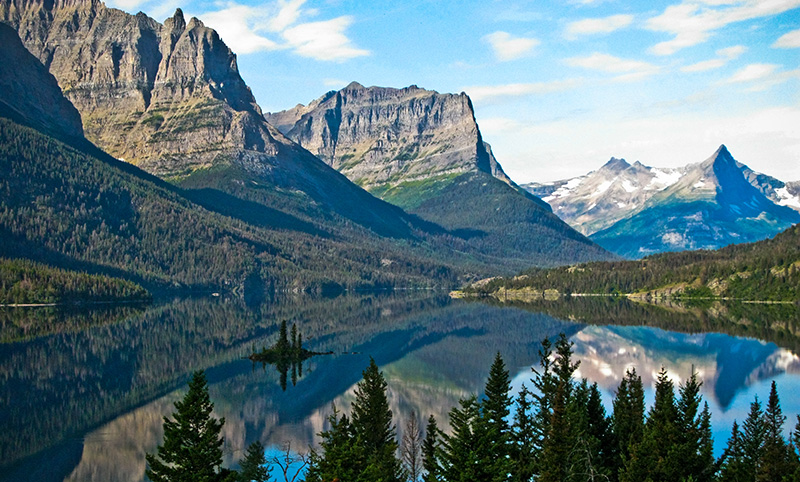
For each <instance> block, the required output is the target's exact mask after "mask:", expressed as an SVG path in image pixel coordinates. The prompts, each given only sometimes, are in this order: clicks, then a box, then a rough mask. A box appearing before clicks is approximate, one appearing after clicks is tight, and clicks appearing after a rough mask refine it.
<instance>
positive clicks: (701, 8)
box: [645, 0, 800, 55]
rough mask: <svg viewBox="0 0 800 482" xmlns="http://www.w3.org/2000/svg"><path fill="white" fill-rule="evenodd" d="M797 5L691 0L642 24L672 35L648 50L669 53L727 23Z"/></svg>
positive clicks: (772, 0)
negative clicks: (702, 2) (697, 0)
mask: <svg viewBox="0 0 800 482" xmlns="http://www.w3.org/2000/svg"><path fill="white" fill-rule="evenodd" d="M797 7H800V0H727V1H706V2H704V4H702V5H701V4H698V3H697V2H695V1H692V0H685V1H684V3H681V4H678V5H671V6H669V7H667V8H666V9H665V10H664V12H663V13H662V14H661V15H658V16H656V17H653V18H650V19H649V20H647V22H646V23H645V27H646V28H647V29H649V30H652V31H655V32H665V33H668V34H671V35H673V38H672V39H671V40H667V41H665V42H660V43H658V44H656V45H654V46H653V47H652V48H651V49H650V52H651V53H653V54H656V55H672V54H674V53H675V52H677V51H678V50H681V49H683V48H686V47H691V46H694V45H697V44H701V43H703V42H705V41H706V40H708V38H709V37H710V36H711V34H712V33H713V32H714V31H715V30H718V29H720V28H723V27H725V26H726V25H728V24H731V23H735V22H742V21H745V20H751V19H755V18H762V17H768V16H771V15H776V14H779V13H783V12H785V11H788V10H791V9H794V8H797Z"/></svg>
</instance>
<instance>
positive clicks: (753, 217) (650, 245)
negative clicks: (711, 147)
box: [525, 146, 800, 257]
mask: <svg viewBox="0 0 800 482" xmlns="http://www.w3.org/2000/svg"><path fill="white" fill-rule="evenodd" d="M525 188H526V189H528V190H529V191H531V192H532V193H534V194H537V195H540V196H542V197H543V199H544V200H546V201H547V202H549V203H551V205H552V206H553V209H554V212H556V213H557V214H558V215H559V216H561V217H562V218H563V219H564V220H566V221H567V222H569V223H570V224H571V225H572V226H573V227H575V228H576V229H578V230H579V231H581V232H583V233H585V234H587V235H590V238H591V239H592V240H594V241H596V242H598V243H599V244H600V245H601V246H604V247H605V248H607V249H610V250H612V251H614V252H617V253H619V254H622V255H625V256H629V257H641V256H645V255H647V254H650V253H654V252H661V251H677V250H684V249H701V248H705V249H714V248H717V247H721V246H725V245H726V244H730V243H742V242H750V241H756V240H759V239H764V238H766V237H769V236H773V235H774V234H776V233H778V232H780V231H781V230H783V229H785V228H787V227H788V226H791V225H792V224H793V223H796V222H798V221H800V216H798V213H797V212H796V211H800V196H798V194H799V193H798V188H797V183H784V182H782V181H779V180H777V179H775V178H772V177H770V176H767V175H765V174H761V173H757V172H754V171H752V170H751V169H750V168H748V167H747V166H745V165H744V164H741V163H739V162H737V161H736V160H735V159H733V157H732V156H731V154H730V152H728V150H727V148H725V146H721V147H720V149H719V150H718V151H717V152H716V153H714V155H713V156H711V158H709V159H707V160H706V161H704V162H702V163H698V164H690V165H688V166H685V167H683V168H675V169H662V168H652V167H648V166H644V165H642V164H641V163H639V162H636V163H634V164H633V165H631V164H629V163H627V162H625V161H624V160H622V159H614V158H612V159H611V160H610V161H609V162H608V163H606V164H605V165H604V166H603V167H602V168H600V169H599V170H597V171H593V172H591V173H589V174H587V175H585V176H580V177H577V178H574V179H568V180H564V181H557V182H554V183H548V184H535V183H533V184H529V185H526V186H525ZM789 208H793V209H794V211H793V210H792V209H789Z"/></svg>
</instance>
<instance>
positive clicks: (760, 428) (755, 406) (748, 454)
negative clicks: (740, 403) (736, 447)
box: [741, 396, 767, 480]
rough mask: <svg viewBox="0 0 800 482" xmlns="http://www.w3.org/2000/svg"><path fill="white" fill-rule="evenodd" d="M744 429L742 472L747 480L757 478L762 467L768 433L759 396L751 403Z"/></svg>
mask: <svg viewBox="0 0 800 482" xmlns="http://www.w3.org/2000/svg"><path fill="white" fill-rule="evenodd" d="M742 431H743V436H742V455H743V464H742V468H741V472H742V473H743V474H744V477H745V480H755V478H756V474H758V472H759V471H760V469H761V463H762V461H761V459H762V457H763V453H764V443H765V440H766V433H767V428H766V425H765V423H764V412H763V411H762V410H761V402H759V401H758V396H756V397H755V400H753V402H752V403H751V404H750V412H749V413H748V415H747V418H746V419H745V421H744V423H743V424H742Z"/></svg>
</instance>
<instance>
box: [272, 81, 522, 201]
mask: <svg viewBox="0 0 800 482" xmlns="http://www.w3.org/2000/svg"><path fill="white" fill-rule="evenodd" d="M266 118H267V120H268V121H270V122H273V123H274V124H275V125H276V126H278V128H279V129H280V130H281V131H282V132H283V133H285V134H286V135H287V136H288V137H289V138H291V139H292V140H294V141H295V142H297V143H298V144H300V145H301V146H303V147H305V148H306V149H308V150H309V151H311V152H312V153H314V154H315V155H317V157H319V158H320V159H322V160H323V161H325V162H326V163H327V164H329V165H330V166H332V167H333V168H335V169H337V170H338V171H340V172H342V173H343V174H345V175H346V176H347V177H348V178H350V179H351V180H353V181H354V182H355V183H356V184H359V185H361V186H363V187H365V188H367V189H368V190H370V191H375V190H378V191H381V192H386V191H387V190H389V189H392V188H398V187H399V186H402V185H403V184H404V183H413V182H419V181H422V180H427V179H431V178H446V177H452V176H454V175H458V174H463V173H465V172H472V171H482V172H486V173H489V174H491V175H493V176H495V177H496V178H498V179H500V180H502V181H503V182H505V183H507V184H509V185H513V182H512V181H511V179H510V178H509V177H508V176H507V175H506V174H505V172H503V169H502V167H501V166H500V165H499V164H498V163H497V160H496V159H495V158H494V156H493V155H492V152H491V147H490V146H489V145H488V144H487V143H485V142H484V141H483V138H482V137H481V133H480V130H478V125H477V123H476V122H475V115H474V110H473V107H472V102H471V101H470V99H469V97H468V96H467V95H466V94H464V93H461V94H458V95H456V94H440V93H438V92H435V91H430V90H425V89H420V88H419V87H417V86H415V85H412V86H410V87H406V88H404V89H395V88H387V87H374V86H373V87H364V86H363V85H361V84H359V83H358V82H352V83H350V84H349V85H348V86H347V87H345V88H344V89H342V90H340V91H332V92H328V93H326V94H325V95H323V96H322V97H320V98H318V99H316V100H314V101H312V102H310V103H309V104H308V106H303V105H297V106H296V107H294V108H292V109H290V110H287V111H282V112H278V113H274V114H271V113H268V114H267V115H266Z"/></svg>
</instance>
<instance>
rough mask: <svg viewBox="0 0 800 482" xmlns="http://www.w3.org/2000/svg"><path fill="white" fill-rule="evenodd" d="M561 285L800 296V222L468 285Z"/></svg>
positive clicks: (580, 289)
mask: <svg viewBox="0 0 800 482" xmlns="http://www.w3.org/2000/svg"><path fill="white" fill-rule="evenodd" d="M526 288H528V289H533V290H536V291H544V290H547V289H554V290H558V291H559V292H560V293H563V294H571V293H593V294H616V293H648V292H650V295H651V296H656V297H658V296H662V295H664V294H670V295H672V296H684V297H726V298H735V299H743V300H762V301H787V300H798V299H800V225H795V226H793V227H792V228H789V229H788V230H786V231H784V232H783V233H780V234H778V235H777V236H775V238H773V239H768V240H764V241H759V242H756V243H752V244H745V245H732V246H728V247H725V248H722V249H719V250H717V251H704V250H701V251H687V252H680V253H663V254H658V255H653V256H650V257H647V258H644V259H642V260H639V261H619V262H599V263H586V264H581V265H577V266H570V267H560V268H555V269H550V270H543V269H531V270H528V271H525V272H523V273H522V274H521V275H520V276H517V277H514V278H498V279H494V280H491V281H489V282H487V283H484V284H481V285H472V286H469V287H467V288H465V289H464V291H465V292H467V293H475V294H486V293H496V292H502V291H503V290H515V289H526Z"/></svg>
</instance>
